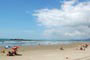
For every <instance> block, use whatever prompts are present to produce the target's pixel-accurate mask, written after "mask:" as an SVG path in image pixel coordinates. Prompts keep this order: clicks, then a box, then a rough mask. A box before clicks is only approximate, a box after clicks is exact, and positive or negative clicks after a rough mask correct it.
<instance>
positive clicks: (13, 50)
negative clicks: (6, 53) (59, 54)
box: [12, 47, 18, 55]
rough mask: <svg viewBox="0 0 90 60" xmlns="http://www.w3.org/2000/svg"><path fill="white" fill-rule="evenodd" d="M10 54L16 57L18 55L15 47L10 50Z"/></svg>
mask: <svg viewBox="0 0 90 60" xmlns="http://www.w3.org/2000/svg"><path fill="white" fill-rule="evenodd" d="M12 53H13V54H14V55H18V54H17V48H16V47H14V48H12Z"/></svg>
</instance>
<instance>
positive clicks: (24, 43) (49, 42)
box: [0, 40, 90, 46]
mask: <svg viewBox="0 0 90 60" xmlns="http://www.w3.org/2000/svg"><path fill="white" fill-rule="evenodd" d="M75 42H90V40H88V41H86V40H39V41H38V40H32V41H25V40H24V41H22V40H21V41H15V40H14V41H13V40H0V46H6V45H8V46H27V45H33V46H35V45H54V44H70V43H75Z"/></svg>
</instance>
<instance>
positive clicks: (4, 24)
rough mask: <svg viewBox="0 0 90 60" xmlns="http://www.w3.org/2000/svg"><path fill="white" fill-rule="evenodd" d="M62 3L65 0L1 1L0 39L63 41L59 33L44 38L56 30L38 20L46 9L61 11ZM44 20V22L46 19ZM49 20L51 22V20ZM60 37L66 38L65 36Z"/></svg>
mask: <svg viewBox="0 0 90 60" xmlns="http://www.w3.org/2000/svg"><path fill="white" fill-rule="evenodd" d="M81 1H84V0H81ZM81 1H80V2H81ZM62 2H64V1H63V0H0V38H25V39H63V38H59V37H57V35H59V34H57V33H58V32H52V33H51V34H52V36H50V37H47V36H43V35H44V33H45V32H46V31H47V30H48V29H49V30H52V29H54V30H55V28H52V27H51V28H47V26H46V25H45V24H42V23H43V22H40V21H41V20H38V18H39V17H42V16H39V14H42V13H43V12H40V11H41V10H44V9H45V10H49V11H52V10H53V9H56V10H60V7H61V3H62ZM84 2H85V1H84ZM38 10H39V11H38ZM36 11H37V12H36ZM49 11H48V12H49ZM45 13H46V15H47V14H48V13H47V12H45ZM34 14H36V15H37V16H34ZM53 14H54V13H53ZM46 15H45V16H46ZM46 18H48V17H46ZM39 19H40V18H39ZM42 19H43V20H44V17H43V18H42ZM52 19H53V18H52ZM47 20H48V21H49V19H47ZM38 21H39V23H38ZM48 21H45V22H48ZM53 24H54V23H53ZM56 24H57V23H56ZM48 26H49V25H48ZM53 27H54V26H53ZM61 27H63V26H61ZM61 27H60V26H59V27H56V28H59V29H61ZM57 30H58V29H57ZM57 30H56V31H57ZM47 33H49V32H47ZM47 33H45V34H47ZM54 33H55V34H56V37H55V35H53V34H54ZM60 34H61V33H60ZM48 35H49V34H48ZM60 36H61V37H66V36H63V35H60ZM53 37H55V38H53Z"/></svg>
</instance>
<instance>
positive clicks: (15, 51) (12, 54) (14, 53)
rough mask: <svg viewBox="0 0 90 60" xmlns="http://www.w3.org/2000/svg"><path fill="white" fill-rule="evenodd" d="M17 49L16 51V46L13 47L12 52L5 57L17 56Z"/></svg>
mask: <svg viewBox="0 0 90 60" xmlns="http://www.w3.org/2000/svg"><path fill="white" fill-rule="evenodd" d="M17 49H18V47H16V46H15V47H13V48H12V51H8V53H7V56H14V55H18V54H17V51H18V50H17Z"/></svg>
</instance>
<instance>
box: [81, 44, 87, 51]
mask: <svg viewBox="0 0 90 60" xmlns="http://www.w3.org/2000/svg"><path fill="white" fill-rule="evenodd" d="M86 48H88V44H83V45H81V47H80V50H85V49H86Z"/></svg>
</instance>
